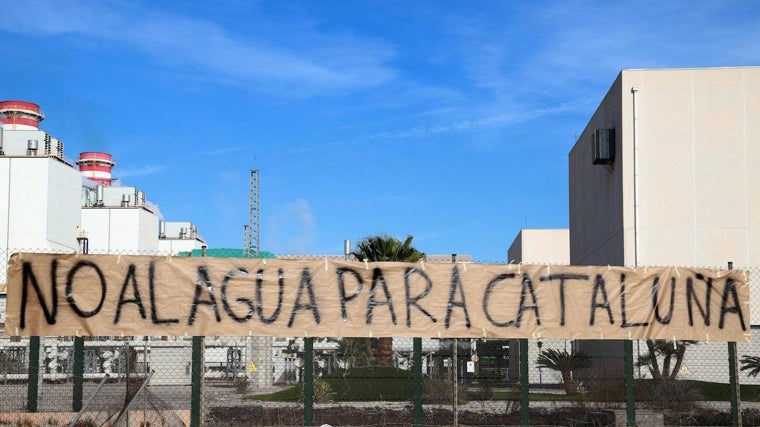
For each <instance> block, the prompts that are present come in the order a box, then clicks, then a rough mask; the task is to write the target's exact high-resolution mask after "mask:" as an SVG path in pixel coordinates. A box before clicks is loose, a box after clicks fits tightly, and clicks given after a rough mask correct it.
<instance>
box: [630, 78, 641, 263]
mask: <svg viewBox="0 0 760 427" xmlns="http://www.w3.org/2000/svg"><path fill="white" fill-rule="evenodd" d="M638 92H639V88H637V87H636V86H634V87H632V88H631V94H632V95H633V266H634V267H638V266H639V191H638V177H639V170H638V168H637V163H638V162H637V160H638V156H639V148H638V145H637V143H638V140H637V139H638V133H639V111H638V108H637V104H636V94H638Z"/></svg>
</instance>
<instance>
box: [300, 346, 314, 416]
mask: <svg viewBox="0 0 760 427" xmlns="http://www.w3.org/2000/svg"><path fill="white" fill-rule="evenodd" d="M303 352H304V362H303V376H304V378H303V424H304V425H305V426H313V425H314V338H304V340H303Z"/></svg>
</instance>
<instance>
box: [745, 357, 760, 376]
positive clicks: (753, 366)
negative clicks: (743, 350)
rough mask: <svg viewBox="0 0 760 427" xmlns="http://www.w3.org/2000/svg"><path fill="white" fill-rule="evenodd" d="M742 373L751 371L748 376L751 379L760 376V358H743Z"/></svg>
mask: <svg viewBox="0 0 760 427" xmlns="http://www.w3.org/2000/svg"><path fill="white" fill-rule="evenodd" d="M741 370H742V371H749V372H747V375H749V376H750V377H756V376H757V374H760V357H758V356H748V355H746V354H745V355H744V356H742V367H741Z"/></svg>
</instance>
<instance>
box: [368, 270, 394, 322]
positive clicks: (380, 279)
mask: <svg viewBox="0 0 760 427" xmlns="http://www.w3.org/2000/svg"><path fill="white" fill-rule="evenodd" d="M378 283H379V284H380V286H382V287H383V293H385V301H377V300H375V295H376V294H377V284H378ZM378 305H385V306H388V310H389V311H390V312H391V321H393V324H394V325H395V324H396V312H395V311H393V298H391V293H390V291H388V284H387V283H386V282H385V276H383V271H382V270H381V269H379V268H377V267H375V268H374V269H373V270H372V285H371V286H370V288H369V298H368V299H367V324H368V325H369V324H372V313H373V311H374V310H375V307H376V306H378Z"/></svg>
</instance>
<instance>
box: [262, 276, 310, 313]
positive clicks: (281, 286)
mask: <svg viewBox="0 0 760 427" xmlns="http://www.w3.org/2000/svg"><path fill="white" fill-rule="evenodd" d="M263 282H264V270H261V269H259V271H257V272H256V312H257V313H258V314H259V320H261V321H262V322H263V323H266V324H270V323H274V322H276V321H277V319H278V318H279V317H280V311H282V299H283V298H282V296H283V294H284V293H285V273H284V272H283V271H282V269H281V268H280V269H277V288H278V290H277V292H278V294H277V308H275V310H274V312H273V313H272V315H271V316H269V317H266V316H264V297H263V296H262V286H263ZM317 323H319V322H317Z"/></svg>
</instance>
